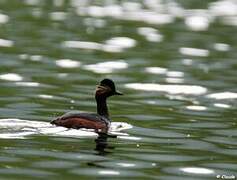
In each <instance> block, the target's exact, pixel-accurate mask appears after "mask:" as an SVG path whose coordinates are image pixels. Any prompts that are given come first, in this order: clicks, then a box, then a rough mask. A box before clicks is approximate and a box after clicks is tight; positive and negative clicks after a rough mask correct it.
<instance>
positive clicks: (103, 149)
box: [95, 133, 117, 155]
mask: <svg viewBox="0 0 237 180" xmlns="http://www.w3.org/2000/svg"><path fill="white" fill-rule="evenodd" d="M108 138H117V136H116V135H109V134H105V133H99V136H98V137H97V138H96V139H95V143H96V147H95V150H96V151H98V154H99V155H106V154H108V153H110V152H109V151H107V149H114V147H112V146H109V144H108V141H107V140H108Z"/></svg>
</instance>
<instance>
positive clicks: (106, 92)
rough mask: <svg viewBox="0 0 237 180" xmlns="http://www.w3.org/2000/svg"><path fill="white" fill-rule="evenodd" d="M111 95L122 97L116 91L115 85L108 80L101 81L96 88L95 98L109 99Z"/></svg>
mask: <svg viewBox="0 0 237 180" xmlns="http://www.w3.org/2000/svg"><path fill="white" fill-rule="evenodd" d="M113 95H123V94H122V93H120V92H118V91H116V88H115V84H114V82H113V81H112V80H110V79H103V80H102V81H101V82H100V84H99V85H98V86H97V87H96V96H103V97H109V96H113Z"/></svg>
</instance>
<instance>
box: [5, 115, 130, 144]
mask: <svg viewBox="0 0 237 180" xmlns="http://www.w3.org/2000/svg"><path fill="white" fill-rule="evenodd" d="M130 128H132V125H130V124H128V123H124V122H112V123H111V127H110V130H109V133H110V134H114V135H121V136H124V135H128V134H126V133H122V132H120V131H122V130H126V129H130ZM1 131H3V132H2V133H1ZM30 135H47V136H63V137H77V138H81V137H96V136H98V134H96V133H95V132H94V131H93V130H90V129H79V130H78V129H67V128H64V127H57V126H55V125H51V124H50V123H49V122H42V121H29V120H21V119H0V139H1V138H2V139H24V138H27V136H30Z"/></svg>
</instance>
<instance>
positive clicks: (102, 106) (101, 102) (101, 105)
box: [95, 96, 109, 118]
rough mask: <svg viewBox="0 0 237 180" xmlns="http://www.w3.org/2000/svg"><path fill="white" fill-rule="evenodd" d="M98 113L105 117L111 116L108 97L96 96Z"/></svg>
mask: <svg viewBox="0 0 237 180" xmlns="http://www.w3.org/2000/svg"><path fill="white" fill-rule="evenodd" d="M95 99H96V103H97V114H99V115H101V116H105V117H107V118H108V117H109V112H108V107H107V103H106V97H101V96H96V97H95Z"/></svg>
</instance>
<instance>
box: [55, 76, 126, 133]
mask: <svg viewBox="0 0 237 180" xmlns="http://www.w3.org/2000/svg"><path fill="white" fill-rule="evenodd" d="M113 95H122V93H120V92H117V91H116V89H115V85H114V82H113V81H112V80H110V79H104V80H102V81H101V82H100V85H98V86H97V87H96V92H95V99H96V102H97V114H92V113H78V112H76V113H75V112H69V113H66V114H64V115H63V116H61V117H59V118H57V119H56V120H53V121H52V122H51V124H55V125H57V126H63V127H66V128H74V129H80V128H86V129H94V130H95V132H97V133H107V132H108V129H109V127H110V122H111V121H110V119H109V112H108V107H107V103H106V99H107V98H108V97H110V96H113Z"/></svg>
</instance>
